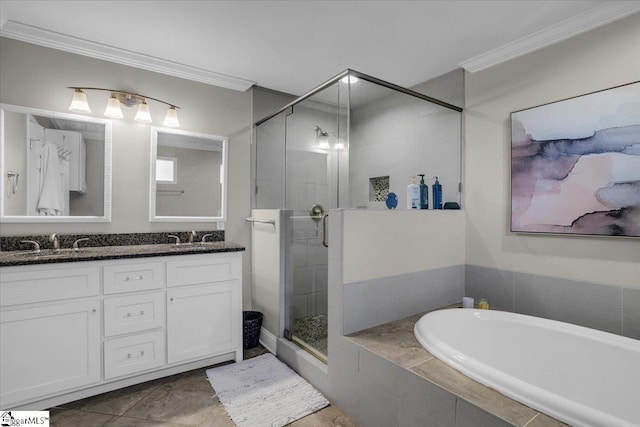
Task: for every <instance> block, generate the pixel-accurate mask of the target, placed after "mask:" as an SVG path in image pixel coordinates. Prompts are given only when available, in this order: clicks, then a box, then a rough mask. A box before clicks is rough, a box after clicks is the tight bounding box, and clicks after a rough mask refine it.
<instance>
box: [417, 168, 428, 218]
mask: <svg viewBox="0 0 640 427" xmlns="http://www.w3.org/2000/svg"><path fill="white" fill-rule="evenodd" d="M418 176H419V177H420V209H429V186H428V185H427V184H425V183H424V174H423V173H421V174H420V175H418Z"/></svg>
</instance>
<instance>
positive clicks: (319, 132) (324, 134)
mask: <svg viewBox="0 0 640 427" xmlns="http://www.w3.org/2000/svg"><path fill="white" fill-rule="evenodd" d="M314 129H315V131H316V138H320V137H329V134H328V133H327V132H325V131H323V130H322V128H321V127H320V126H316V127H314Z"/></svg>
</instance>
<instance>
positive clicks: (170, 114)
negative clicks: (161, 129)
mask: <svg viewBox="0 0 640 427" xmlns="http://www.w3.org/2000/svg"><path fill="white" fill-rule="evenodd" d="M162 124H163V125H164V126H166V127H170V128H179V127H180V122H178V111H177V110H176V107H174V106H173V105H172V106H171V107H169V109H168V110H167V116H166V117H165V118H164V122H163V123H162Z"/></svg>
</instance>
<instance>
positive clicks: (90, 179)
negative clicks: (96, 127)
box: [69, 139, 104, 216]
mask: <svg viewBox="0 0 640 427" xmlns="http://www.w3.org/2000/svg"><path fill="white" fill-rule="evenodd" d="M84 142H85V147H86V162H87V163H86V168H87V171H92V172H91V173H88V174H87V191H85V193H84V194H80V193H76V192H71V193H69V212H70V214H71V215H88V216H91V215H95V216H100V215H102V212H104V197H103V196H102V195H103V193H104V141H95V140H91V139H85V140H84Z"/></svg>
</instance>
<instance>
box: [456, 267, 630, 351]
mask: <svg viewBox="0 0 640 427" xmlns="http://www.w3.org/2000/svg"><path fill="white" fill-rule="evenodd" d="M639 280H640V279H639ZM465 295H468V296H472V297H474V298H475V299H476V301H477V300H478V298H488V299H489V303H490V304H491V307H492V308H497V309H500V310H505V311H513V312H516V313H520V314H528V315H531V316H537V317H543V318H546V319H552V320H559V321H561V322H566V323H573V324H576V325H580V326H586V327H587V328H593V329H599V330H601V331H605V332H611V333H614V334H618V335H623V336H626V337H630V338H635V339H640V289H632V288H623V287H619V286H611V285H603V284H598V283H590V282H583V281H577V280H568V279H561V278H557V277H548V276H543V275H536V274H527V273H518V272H514V271H506V270H498V269H494V268H487V267H479V266H475V265H466V266H465Z"/></svg>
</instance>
